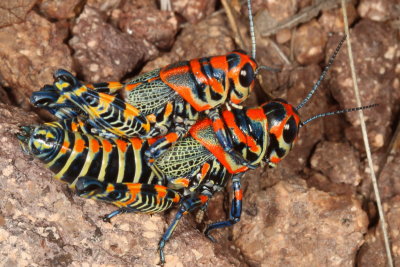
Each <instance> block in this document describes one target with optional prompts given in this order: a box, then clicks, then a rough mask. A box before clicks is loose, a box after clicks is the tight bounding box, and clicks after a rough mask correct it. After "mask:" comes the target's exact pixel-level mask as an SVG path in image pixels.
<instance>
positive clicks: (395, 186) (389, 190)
mask: <svg viewBox="0 0 400 267" xmlns="http://www.w3.org/2000/svg"><path fill="white" fill-rule="evenodd" d="M399 173H400V153H397V154H395V155H389V157H388V159H387V163H386V165H385V166H384V167H383V169H382V172H381V175H380V177H379V191H380V194H381V197H382V199H389V198H392V197H394V196H396V195H400V179H399Z"/></svg>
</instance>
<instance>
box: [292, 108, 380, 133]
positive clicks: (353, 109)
mask: <svg viewBox="0 0 400 267" xmlns="http://www.w3.org/2000/svg"><path fill="white" fill-rule="evenodd" d="M378 105H379V104H371V105H368V106H362V107H357V108H347V109H342V110H336V111H332V112H326V113H321V114H318V115H315V116H313V117H311V118H309V119H307V120H305V121H304V122H301V123H300V125H299V128H301V127H303V126H304V125H306V124H307V123H309V122H310V121H312V120H315V119H318V118H322V117H325V116H331V115H337V114H341V113H348V112H353V111H357V110H363V109H368V108H373V107H376V106H378Z"/></svg>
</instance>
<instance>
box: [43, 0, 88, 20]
mask: <svg viewBox="0 0 400 267" xmlns="http://www.w3.org/2000/svg"><path fill="white" fill-rule="evenodd" d="M82 6H83V1H82V0H72V1H62V0H44V1H42V2H41V3H40V4H39V9H40V11H41V12H42V13H43V14H44V15H45V16H46V17H48V18H52V19H69V18H73V17H75V16H76V15H77V14H78V13H79V12H80V11H81V10H80V9H81V7H82Z"/></svg>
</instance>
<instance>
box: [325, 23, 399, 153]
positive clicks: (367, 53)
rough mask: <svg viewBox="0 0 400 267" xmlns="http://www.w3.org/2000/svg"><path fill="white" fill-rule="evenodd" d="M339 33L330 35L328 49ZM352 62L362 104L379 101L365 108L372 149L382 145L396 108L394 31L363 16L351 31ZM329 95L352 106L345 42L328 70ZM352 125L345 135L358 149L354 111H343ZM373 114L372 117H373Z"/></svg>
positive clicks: (356, 118) (342, 105)
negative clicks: (370, 107) (369, 107)
mask: <svg viewBox="0 0 400 267" xmlns="http://www.w3.org/2000/svg"><path fill="white" fill-rule="evenodd" d="M340 38H341V37H339V36H334V37H333V38H330V40H329V43H328V45H327V47H328V48H329V49H328V51H330V52H329V53H331V52H332V51H333V50H334V49H335V48H336V46H337V44H338V42H339V39H340ZM351 40H352V50H353V58H354V60H355V62H354V64H355V66H356V71H357V77H358V87H359V89H360V95H361V102H362V104H363V105H368V104H373V103H378V104H380V105H379V106H378V107H375V108H373V109H369V110H365V111H364V116H365V117H366V121H367V128H368V137H369V140H370V143H371V146H372V149H374V150H376V149H378V148H381V147H382V146H383V145H384V144H385V141H386V139H387V138H388V136H389V135H390V133H391V129H390V124H391V121H392V118H393V117H392V116H393V115H394V114H396V112H398V110H399V107H398V105H396V104H395V101H398V99H399V96H398V90H397V91H396V90H395V89H394V88H393V86H394V81H395V79H396V70H395V69H396V62H398V61H399V56H400V55H399V53H398V51H399V46H398V43H397V41H396V38H395V36H394V32H393V31H392V30H391V29H390V28H389V27H386V26H385V25H382V24H380V23H376V22H373V21H370V20H362V21H360V22H359V23H358V24H356V25H355V27H354V28H353V29H352V31H351ZM330 76H331V79H330V80H329V81H330V88H331V92H332V96H333V97H334V98H335V99H336V100H337V101H338V102H339V103H340V106H341V108H349V107H355V106H356V101H355V97H354V90H353V82H352V78H351V73H350V66H349V61H348V54H347V47H346V46H345V45H344V47H343V48H342V50H341V51H340V53H339V54H338V57H337V59H336V61H335V63H334V64H333V66H332V68H331V71H330ZM345 116H346V119H347V120H348V121H349V122H350V123H351V124H352V125H353V127H352V128H348V129H346V136H347V138H348V139H349V140H350V141H351V142H352V143H353V144H354V146H355V147H356V148H358V149H360V150H363V149H364V148H363V147H364V145H363V143H362V138H361V134H360V127H359V125H360V122H359V115H358V114H357V112H351V113H346V114H345ZM372 118H373V119H372Z"/></svg>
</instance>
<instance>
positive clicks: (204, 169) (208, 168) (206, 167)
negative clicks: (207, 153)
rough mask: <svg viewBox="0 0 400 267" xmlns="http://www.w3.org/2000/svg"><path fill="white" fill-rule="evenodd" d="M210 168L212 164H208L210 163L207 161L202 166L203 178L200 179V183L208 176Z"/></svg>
mask: <svg viewBox="0 0 400 267" xmlns="http://www.w3.org/2000/svg"><path fill="white" fill-rule="evenodd" d="M209 170H210V164H208V163H205V164H204V165H203V166H202V167H201V179H200V181H199V183H201V181H202V180H203V179H204V177H206V175H207V173H208V171H209Z"/></svg>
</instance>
